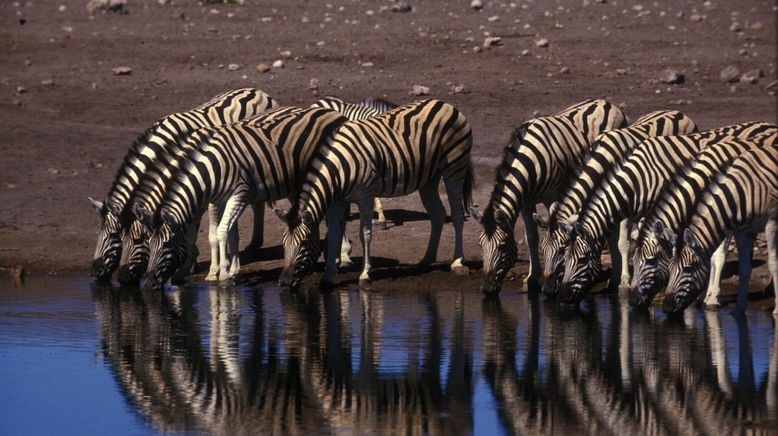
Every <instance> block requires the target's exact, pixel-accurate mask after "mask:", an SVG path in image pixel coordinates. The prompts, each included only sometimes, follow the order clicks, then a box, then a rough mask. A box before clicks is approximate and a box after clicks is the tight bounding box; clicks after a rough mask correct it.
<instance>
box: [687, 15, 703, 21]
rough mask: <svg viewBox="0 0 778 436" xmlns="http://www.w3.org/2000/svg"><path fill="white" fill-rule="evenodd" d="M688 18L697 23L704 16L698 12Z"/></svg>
mask: <svg viewBox="0 0 778 436" xmlns="http://www.w3.org/2000/svg"><path fill="white" fill-rule="evenodd" d="M689 19H690V20H692V21H694V22H695V23H699V22H700V21H702V20H704V19H705V17H703V16H702V15H700V14H693V15H692V16H691V17H689Z"/></svg>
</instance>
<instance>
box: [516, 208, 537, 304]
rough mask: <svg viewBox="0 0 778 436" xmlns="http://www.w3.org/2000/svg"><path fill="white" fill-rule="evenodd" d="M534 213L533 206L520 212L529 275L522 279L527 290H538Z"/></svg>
mask: <svg viewBox="0 0 778 436" xmlns="http://www.w3.org/2000/svg"><path fill="white" fill-rule="evenodd" d="M533 213H535V205H532V206H529V205H528V206H527V207H524V208H522V210H521V218H522V219H523V220H524V235H525V237H526V240H527V249H528V250H529V273H528V274H527V276H526V277H524V283H526V284H527V289H533V288H538V289H539V288H540V286H539V285H540V253H539V252H538V242H539V241H540V238H539V237H538V225H537V223H536V222H535V219H534V218H533V217H532V214H533Z"/></svg>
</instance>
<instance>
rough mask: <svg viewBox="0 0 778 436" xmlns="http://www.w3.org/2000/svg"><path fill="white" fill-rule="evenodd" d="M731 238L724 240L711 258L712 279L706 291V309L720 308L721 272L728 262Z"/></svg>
mask: <svg viewBox="0 0 778 436" xmlns="http://www.w3.org/2000/svg"><path fill="white" fill-rule="evenodd" d="M731 239H732V238H731V237H727V238H724V241H723V242H722V243H721V245H719V248H717V249H716V251H714V252H713V254H712V255H711V257H710V277H708V290H706V291H705V300H704V301H703V304H704V305H705V307H717V306H719V295H720V294H721V270H722V269H724V262H726V260H727V247H728V246H729V241H730V240H731Z"/></svg>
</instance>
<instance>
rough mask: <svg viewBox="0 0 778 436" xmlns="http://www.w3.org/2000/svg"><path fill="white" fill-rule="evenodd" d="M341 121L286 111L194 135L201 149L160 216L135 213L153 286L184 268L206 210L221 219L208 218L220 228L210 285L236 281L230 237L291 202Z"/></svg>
mask: <svg viewBox="0 0 778 436" xmlns="http://www.w3.org/2000/svg"><path fill="white" fill-rule="evenodd" d="M345 121H346V119H345V118H344V117H343V116H342V115H340V114H339V113H337V112H334V111H331V110H329V109H324V108H308V109H301V108H292V107H289V108H281V109H277V110H275V111H273V112H270V113H268V114H266V115H263V116H259V117H255V118H252V119H249V120H246V121H242V122H237V123H233V124H230V125H226V126H220V127H213V128H207V129H201V130H198V131H197V132H196V134H194V135H193V136H192V138H191V141H196V142H197V143H198V145H197V147H195V148H194V149H193V150H192V151H191V152H190V153H189V155H188V156H187V157H186V158H185V159H184V160H183V161H182V162H181V164H180V169H179V170H178V172H177V173H176V174H175V176H174V177H173V178H172V179H171V180H170V182H169V183H168V186H167V187H166V189H165V196H164V198H163V200H162V202H161V204H160V206H159V209H158V213H157V214H156V215H152V214H151V213H150V211H147V210H143V209H142V208H140V209H139V210H137V213H138V214H139V215H140V216H141V217H142V218H143V219H144V221H145V222H146V223H148V225H149V226H150V227H151V228H153V229H154V230H153V232H152V235H151V237H150V239H149V250H150V253H151V256H150V260H149V272H150V279H151V281H152V282H153V283H154V285H155V286H161V285H163V284H164V283H165V282H166V281H167V280H168V279H169V278H170V277H171V276H172V274H173V272H174V271H176V269H177V268H178V267H179V266H180V265H181V264H182V262H183V261H184V259H185V258H186V255H187V247H188V246H191V245H193V243H194V239H195V238H196V237H197V233H196V231H195V230H196V226H197V223H198V222H199V219H200V217H201V216H202V215H203V213H205V210H206V208H208V205H209V203H210V204H213V205H216V206H217V207H218V210H219V211H222V213H221V216H211V217H209V218H211V219H213V221H214V222H218V226H217V232H216V233H215V237H214V235H211V236H210V237H209V242H210V244H211V268H210V271H209V274H208V277H209V278H208V279H210V280H215V279H218V280H220V281H226V280H231V279H232V278H234V277H235V275H236V274H237V273H238V271H239V269H240V263H239V260H238V250H237V240H236V239H237V237H236V236H237V232H231V230H232V228H233V227H234V226H235V223H236V222H237V219H238V218H239V217H240V215H241V214H242V213H243V211H244V209H245V208H246V206H248V205H249V204H252V203H262V202H271V203H272V202H275V201H277V200H281V199H284V198H288V197H290V196H292V195H293V194H295V193H296V192H297V191H298V189H299V187H300V185H301V183H302V179H301V176H302V175H303V174H304V172H303V169H304V168H305V165H306V164H307V163H308V161H309V160H310V159H311V156H312V155H313V153H314V151H315V150H316V148H317V147H318V144H319V142H320V141H322V140H324V138H326V137H327V136H329V135H331V134H332V133H333V132H334V131H335V130H336V129H337V128H338V127H339V126H340V125H341V124H342V123H343V122H345ZM211 210H213V209H211ZM228 243H229V251H228Z"/></svg>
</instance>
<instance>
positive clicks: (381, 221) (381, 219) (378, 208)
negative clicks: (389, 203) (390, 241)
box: [373, 197, 389, 230]
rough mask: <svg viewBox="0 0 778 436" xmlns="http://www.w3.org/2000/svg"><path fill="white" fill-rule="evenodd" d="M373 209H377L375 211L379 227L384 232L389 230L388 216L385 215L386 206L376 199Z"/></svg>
mask: <svg viewBox="0 0 778 436" xmlns="http://www.w3.org/2000/svg"><path fill="white" fill-rule="evenodd" d="M373 208H375V211H376V213H377V214H378V225H379V226H381V228H382V229H384V230H386V229H388V228H389V226H388V225H386V216H385V215H384V205H383V204H382V203H381V199H380V198H378V197H376V198H375V200H374V201H373Z"/></svg>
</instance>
